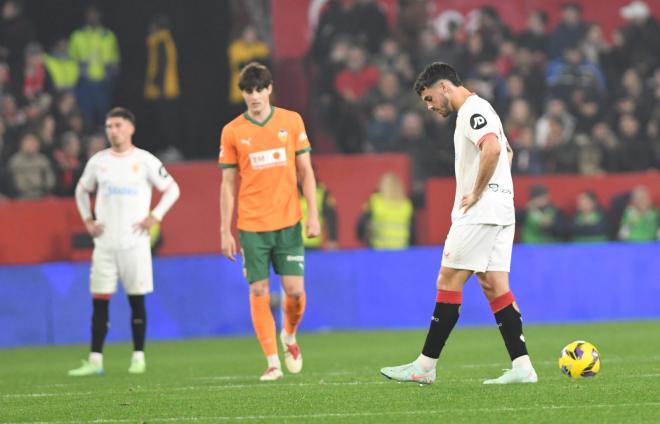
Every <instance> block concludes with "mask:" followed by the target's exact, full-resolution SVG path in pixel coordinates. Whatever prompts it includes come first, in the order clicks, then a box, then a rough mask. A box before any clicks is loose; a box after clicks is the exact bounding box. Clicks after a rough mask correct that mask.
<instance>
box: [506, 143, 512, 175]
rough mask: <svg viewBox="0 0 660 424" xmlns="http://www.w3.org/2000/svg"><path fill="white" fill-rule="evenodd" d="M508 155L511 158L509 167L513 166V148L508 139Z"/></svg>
mask: <svg viewBox="0 0 660 424" xmlns="http://www.w3.org/2000/svg"><path fill="white" fill-rule="evenodd" d="M506 157H507V158H508V159H509V169H510V168H511V167H512V166H513V149H512V148H511V145H510V144H509V142H508V141H507V143H506Z"/></svg>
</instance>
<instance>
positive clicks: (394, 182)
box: [357, 172, 415, 250]
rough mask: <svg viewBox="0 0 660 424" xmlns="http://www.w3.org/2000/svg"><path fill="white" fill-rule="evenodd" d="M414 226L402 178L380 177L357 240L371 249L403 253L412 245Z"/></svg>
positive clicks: (411, 206) (395, 176)
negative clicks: (401, 251) (400, 251)
mask: <svg viewBox="0 0 660 424" xmlns="http://www.w3.org/2000/svg"><path fill="white" fill-rule="evenodd" d="M414 223H415V219H414V210H413V205H412V201H411V200H410V198H409V197H408V196H407V195H406V192H405V189H404V187H403V182H402V181H401V178H399V176H398V175H397V174H395V173H393V172H388V173H385V174H383V176H382V177H381V178H380V183H379V188H378V191H377V192H376V193H374V194H372V195H371V197H369V201H368V202H367V204H366V205H365V206H364V212H363V213H362V216H361V217H360V219H359V221H358V227H357V232H358V238H359V239H360V240H362V241H363V242H365V243H367V244H368V245H369V247H372V248H374V249H379V250H396V249H405V248H407V247H409V246H410V245H412V244H414V236H415V226H414Z"/></svg>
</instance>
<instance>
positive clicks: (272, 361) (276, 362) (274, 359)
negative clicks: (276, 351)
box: [266, 355, 282, 368]
mask: <svg viewBox="0 0 660 424" xmlns="http://www.w3.org/2000/svg"><path fill="white" fill-rule="evenodd" d="M266 360H267V361H268V368H273V367H275V368H282V364H281V363H280V357H279V356H277V355H268V356H266Z"/></svg>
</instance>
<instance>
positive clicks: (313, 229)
mask: <svg viewBox="0 0 660 424" xmlns="http://www.w3.org/2000/svg"><path fill="white" fill-rule="evenodd" d="M296 170H297V172H298V178H300V184H301V186H302V192H303V196H304V197H305V201H306V202H307V214H308V217H307V228H305V231H306V233H307V237H318V236H319V235H321V224H320V223H319V211H318V208H317V206H316V205H317V204H316V177H315V176H314V169H313V168H312V158H311V155H310V154H309V152H304V153H301V154H298V155H297V156H296Z"/></svg>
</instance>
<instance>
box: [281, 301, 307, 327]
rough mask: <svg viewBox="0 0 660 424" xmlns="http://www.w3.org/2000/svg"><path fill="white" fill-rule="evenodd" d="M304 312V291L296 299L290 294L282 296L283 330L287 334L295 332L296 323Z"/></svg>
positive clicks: (298, 322)
mask: <svg viewBox="0 0 660 424" xmlns="http://www.w3.org/2000/svg"><path fill="white" fill-rule="evenodd" d="M304 312H305V293H303V294H302V295H300V297H299V298H298V299H296V298H294V297H291V296H286V297H285V298H284V331H286V333H287V334H289V335H293V334H296V330H297V329H298V324H300V321H301V320H302V316H303V313H304Z"/></svg>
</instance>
